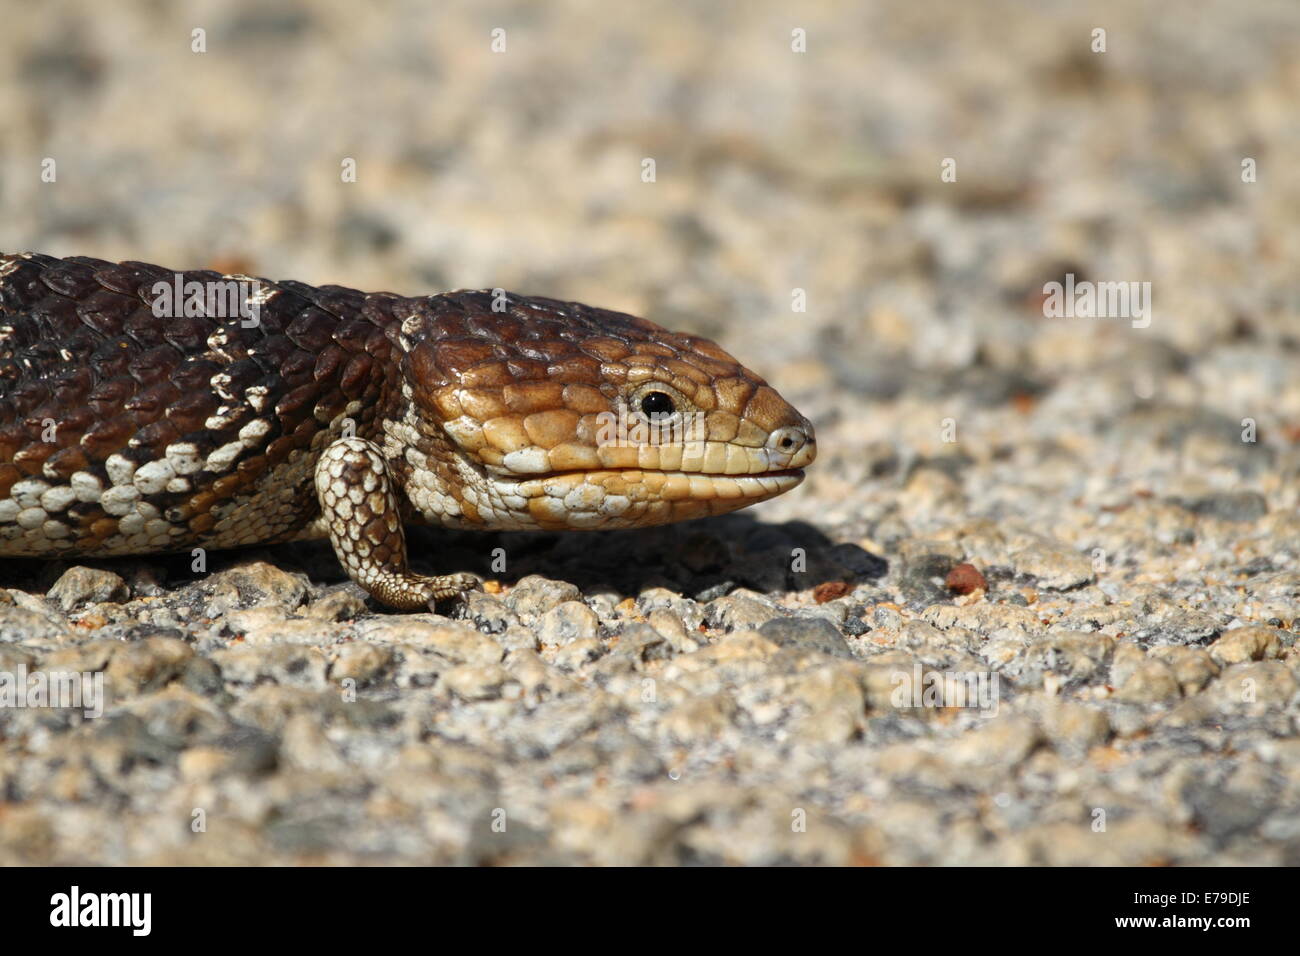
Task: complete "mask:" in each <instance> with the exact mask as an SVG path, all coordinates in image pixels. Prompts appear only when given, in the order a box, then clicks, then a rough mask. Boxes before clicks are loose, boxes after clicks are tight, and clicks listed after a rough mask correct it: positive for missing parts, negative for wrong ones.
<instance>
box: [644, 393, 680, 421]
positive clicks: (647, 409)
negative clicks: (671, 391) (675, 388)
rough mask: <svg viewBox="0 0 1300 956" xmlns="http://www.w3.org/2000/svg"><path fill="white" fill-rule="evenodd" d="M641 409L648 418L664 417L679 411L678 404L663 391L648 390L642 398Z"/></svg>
mask: <svg viewBox="0 0 1300 956" xmlns="http://www.w3.org/2000/svg"><path fill="white" fill-rule="evenodd" d="M641 411H642V413H644V414H645V416H646V418H663V417H665V416H667V415H671V414H672V413H673V412H675V411H677V406H675V405H674V404H673V400H672V399H671V398H669V397H668V396H667V395H666V394H664V393H663V392H647V393H646V394H645V395H644V396H643V397H642V398H641Z"/></svg>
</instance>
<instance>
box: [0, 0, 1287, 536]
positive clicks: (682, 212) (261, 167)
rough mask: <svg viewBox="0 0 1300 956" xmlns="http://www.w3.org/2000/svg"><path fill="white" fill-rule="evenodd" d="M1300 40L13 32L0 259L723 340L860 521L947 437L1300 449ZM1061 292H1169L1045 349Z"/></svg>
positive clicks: (930, 19) (770, 14)
mask: <svg viewBox="0 0 1300 956" xmlns="http://www.w3.org/2000/svg"><path fill="white" fill-rule="evenodd" d="M1098 28H1100V29H1103V30H1105V43H1106V48H1105V52H1104V53H1096V52H1093V50H1092V47H1093V45H1094V38H1093V31H1094V30H1095V29H1098ZM195 30H202V31H203V36H202V38H201V42H202V44H204V45H205V48H206V52H193V50H192V47H193V46H194V45H195V44H196V43H198V42H200V41H199V40H196V39H195V37H194V35H193V31H195ZM494 30H500V31H504V33H503V34H494V32H493V31H494ZM796 30H802V31H804V38H805V39H804V43H805V47H806V52H803V53H796V52H794V51H793V50H792V43H794V42H795V37H794V31H796ZM494 37H495V43H496V44H497V46H498V47H500V45H501V44H504V50H502V51H500V52H495V51H494V49H493V44H494ZM1298 37H1300V8H1298V7H1297V6H1296V4H1294V3H1292V2H1288V0H1276V2H1274V0H1252V2H1250V3H1238V2H1232V0H1224V2H1209V0H1195V2H1188V3H1183V4H1179V5H1178V8H1177V14H1176V15H1171V11H1170V8H1169V7H1168V6H1167V5H1165V4H1159V3H1133V2H1115V3H1091V4H1082V5H1081V4H1078V3H1072V2H1033V3H1030V2H1012V0H993V2H984V3H978V4H951V3H930V2H915V0H907V2H886V3H870V4H866V3H862V4H854V3H806V4H799V5H787V4H780V3H761V2H759V3H743V4H739V3H736V4H717V3H705V2H700V3H680V2H678V3H656V2H647V3H637V4H628V5H615V4H603V3H596V2H590V3H587V2H560V3H548V4H546V5H544V6H541V5H535V4H530V3H474V4H436V5H434V4H426V3H419V2H406V3H403V2H383V3H376V4H372V5H367V6H366V7H365V8H359V7H357V5H355V4H351V3H343V2H336V3H334V2H319V3H305V2H304V3H292V2H290V3H279V4H274V5H267V4H263V3H257V2H233V3H231V2H185V3H178V4H164V3H129V4H121V5H118V6H116V7H115V8H114V9H113V10H112V12H111V13H109V12H107V11H105V10H104V9H103V7H102V6H100V5H98V4H94V3H89V2H87V3H59V2H56V3H49V4H43V5H41V6H40V7H21V8H15V9H12V10H11V11H10V12H9V13H8V14H7V17H6V23H5V30H4V34H3V36H2V37H0V175H2V177H3V178H2V179H0V203H2V208H3V215H2V216H0V249H4V250H6V251H18V250H36V251H42V252H46V253H51V254H58V255H73V254H81V255H92V256H98V257H103V258H107V259H114V260H120V259H143V260H147V261H155V262H158V263H160V264H163V265H165V266H168V267H176V268H194V267H203V266H216V267H218V268H223V269H227V270H231V271H248V272H251V273H255V274H260V275H265V276H267V277H270V278H296V279H301V280H303V281H308V282H313V283H324V282H335V283H340V284H344V285H352V286H356V287H360V288H364V289H368V290H370V289H381V288H382V289H388V290H392V291H397V292H402V293H408V294H416V293H423V292H434V291H441V290H446V289H453V288H476V287H495V286H501V287H505V288H508V289H511V290H514V291H519V292H522V293H530V294H542V295H551V296H558V297H564V298H574V299H579V300H583V301H588V302H590V303H592V304H596V305H600V306H605V307H608V308H615V309H623V310H627V311H631V312H634V313H638V314H642V315H646V316H647V317H649V318H652V319H654V320H656V321H658V322H660V323H662V324H665V325H668V326H672V327H679V328H684V329H688V330H691V331H696V332H701V333H703V334H706V335H710V336H713V337H715V338H717V339H719V340H720V341H721V342H722V343H723V344H724V346H726V347H729V348H730V349H731V350H733V351H734V352H736V353H738V354H739V355H740V356H741V357H742V359H743V360H744V361H746V362H747V364H749V365H751V366H753V367H755V368H756V369H758V370H760V371H761V372H762V373H763V374H765V375H767V376H768V377H769V378H770V379H772V380H773V381H774V382H775V383H776V384H777V385H778V387H780V388H782V389H783V390H784V391H785V392H786V393H787V395H788V396H789V397H791V398H792V399H793V400H794V401H795V403H796V404H797V405H798V406H799V407H800V408H801V409H802V410H804V411H805V412H806V413H807V414H809V415H810V416H811V417H813V419H814V420H815V421H816V422H817V424H818V425H819V427H820V428H821V429H822V438H823V440H822V447H823V448H824V449H826V450H827V453H828V454H835V451H834V450H835V449H839V450H840V452H844V453H845V455H844V460H843V461H842V462H841V467H840V468H838V469H830V468H822V469H818V472H815V473H814V477H815V480H816V481H817V482H819V483H829V484H828V485H823V490H824V491H825V492H826V493H827V494H826V497H827V500H828V501H829V502H834V504H832V505H831V509H832V514H831V515H830V517H831V518H832V519H835V520H839V519H843V518H847V517H849V516H851V515H853V514H860V513H861V509H862V507H863V505H864V501H863V499H862V497H861V495H862V491H863V488H864V480H863V479H864V477H865V476H866V473H864V472H863V471H862V469H863V468H867V469H868V470H869V469H871V468H873V467H874V468H877V470H878V466H879V463H878V462H876V463H875V464H873V462H875V460H876V459H877V458H879V457H880V456H881V455H885V456H886V457H888V453H887V450H886V448H885V446H891V447H895V448H896V447H897V446H902V447H904V448H905V449H909V450H915V451H917V452H918V453H926V452H935V451H942V442H941V439H940V432H939V425H938V421H939V420H941V419H942V418H944V417H949V416H951V417H954V418H955V419H957V420H959V421H961V422H962V424H963V426H965V427H966V429H967V430H966V431H965V432H964V433H963V434H962V435H961V436H960V437H961V438H962V439H963V440H965V439H967V438H970V437H973V436H972V432H971V431H969V429H971V428H974V429H977V430H979V432H980V433H981V434H982V435H983V436H984V437H985V438H987V439H989V440H990V441H991V440H992V438H993V436H994V435H996V434H1001V435H1003V436H1004V437H1005V436H1006V435H1007V432H1008V429H1015V430H1027V431H1028V432H1029V433H1032V434H1037V435H1040V436H1041V435H1051V436H1055V437H1059V436H1061V435H1063V434H1066V433H1068V432H1069V431H1071V430H1073V429H1075V428H1076V427H1078V426H1079V424H1080V422H1081V420H1086V419H1087V418H1088V417H1090V416H1091V417H1092V418H1093V419H1094V420H1095V421H1098V422H1113V421H1114V417H1115V416H1116V415H1119V416H1123V415H1125V414H1127V413H1129V412H1131V411H1133V409H1134V408H1136V407H1138V406H1143V407H1150V406H1152V405H1155V406H1165V405H1172V406H1180V407H1184V408H1185V407H1188V406H1195V407H1197V408H1201V409H1203V410H1205V411H1207V412H1214V413H1221V414H1222V416H1223V418H1224V421H1233V422H1235V421H1237V420H1238V419H1240V418H1241V417H1243V416H1245V415H1250V416H1252V417H1254V418H1256V419H1257V420H1258V421H1259V423H1260V430H1261V433H1262V435H1263V436H1264V437H1265V438H1266V439H1278V438H1279V437H1282V436H1281V433H1280V432H1279V429H1282V430H1284V431H1285V430H1287V429H1289V431H1285V434H1286V435H1288V436H1290V437H1289V438H1288V439H1287V440H1288V441H1293V440H1294V439H1296V438H1300V374H1297V373H1298V372H1300V368H1298V367H1297V361H1298V360H1300V354H1298V353H1297V351H1296V347H1297V341H1298V340H1300V325H1297V322H1296V318H1295V316H1296V313H1297V307H1298V306H1300V273H1298V272H1297V270H1296V268H1295V266H1296V263H1297V262H1298V261H1300V231H1297V230H1296V229H1295V228H1294V223H1295V222H1296V218H1297V213H1298V212H1300V175H1298V174H1297V172H1296V168H1295V163H1294V161H1293V158H1294V157H1295V156H1296V155H1297V150H1298V149H1300V121H1298V118H1300V112H1298V111H1297V109H1296V105H1295V104H1296V103H1297V102H1298V101H1300V41H1298ZM46 158H52V159H54V160H55V162H56V164H57V165H56V173H57V181H56V182H54V183H47V182H43V181H42V179H41V169H42V167H41V164H42V161H43V160H45V159H46ZM645 158H651V159H653V160H654V161H655V164H656V170H655V172H656V181H655V182H653V183H647V182H643V181H642V175H641V174H642V161H643V159H645ZM1244 158H1251V159H1253V160H1254V161H1255V162H1256V164H1257V181H1256V182H1254V183H1243V182H1242V175H1241V174H1242V168H1241V164H1242V161H1243V159H1244ZM349 159H350V160H354V161H355V168H356V181H355V182H346V183H345V182H343V181H342V177H341V172H342V164H343V163H344V161H345V160H349ZM945 159H952V160H954V161H955V171H956V181H955V182H943V181H941V177H940V173H941V163H942V162H943V161H944V160H945ZM1066 272H1072V273H1073V274H1074V275H1075V276H1076V278H1078V279H1084V278H1091V279H1094V280H1100V281H1105V280H1121V281H1129V280H1132V281H1149V282H1151V283H1152V288H1153V299H1154V321H1153V322H1152V325H1151V327H1150V328H1149V329H1146V330H1134V329H1132V328H1131V327H1130V326H1129V324H1128V323H1125V322H1123V321H1116V320H1097V321H1088V320H1074V319H1044V317H1043V314H1042V309H1041V290H1042V286H1043V283H1045V282H1047V281H1050V280H1052V279H1060V278H1061V277H1062V276H1063V274H1064V273H1066ZM794 290H803V292H804V294H805V296H806V311H804V312H796V311H793V310H792V297H793V296H794V295H796V293H795V292H794ZM1043 402H1046V403H1047V408H1046V409H1045V410H1044V409H1043V408H1042V407H1041V406H1042V403H1043ZM882 403H883V404H882ZM891 403H892V404H893V407H892V409H890V410H889V412H888V414H880V415H875V414H870V415H868V414H862V412H863V411H864V410H866V411H870V410H872V409H877V408H882V407H887V406H889V405H890V404H891ZM999 409H1001V410H1003V411H1006V412H1008V413H1009V415H1010V418H1009V419H1004V418H1003V417H1002V416H1001V415H1000V414H996V412H997V410H999ZM1079 413H1082V414H1079ZM1265 426H1267V427H1265ZM828 439H833V440H828ZM880 443H884V445H881V444H880ZM1117 447H1118V446H1117ZM990 504H991V503H990ZM794 505H795V499H794V498H790V499H788V500H787V499H783V500H782V501H780V502H775V503H773V504H771V505H768V506H767V507H768V508H769V509H775V512H774V513H781V514H784V513H786V509H788V508H790V507H794Z"/></svg>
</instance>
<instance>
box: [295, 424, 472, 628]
mask: <svg viewBox="0 0 1300 956" xmlns="http://www.w3.org/2000/svg"><path fill="white" fill-rule="evenodd" d="M316 496H317V498H318V499H319V500H320V510H321V518H322V523H323V525H324V527H325V530H326V532H327V533H328V534H329V539H330V544H332V545H333V546H334V553H335V554H336V555H337V556H338V559H339V563H340V564H342V565H343V567H344V569H346V570H347V572H348V577H350V578H351V579H352V580H353V581H355V582H356V583H357V584H359V585H361V587H362V588H364V589H365V590H366V591H367V592H369V593H370V594H372V595H374V597H375V598H376V599H377V600H379V601H381V602H383V603H384V604H387V605H389V606H390V607H394V608H397V609H398V610H402V611H413V610H418V609H420V608H424V607H429V608H430V609H432V607H433V602H434V601H437V600H440V599H442V598H449V597H454V596H456V595H458V594H461V593H462V592H464V591H468V590H471V589H473V588H475V587H478V579H477V578H475V577H474V576H473V575H470V574H444V575H439V576H437V577H429V576H426V575H422V574H413V573H412V572H411V571H410V570H409V569H408V568H407V563H406V533H405V530H404V529H403V527H402V511H401V506H400V503H399V502H398V500H397V492H396V490H395V488H394V483H393V480H392V475H391V474H390V473H389V470H388V462H387V460H386V459H385V458H384V455H383V453H382V452H381V451H380V450H379V448H378V446H377V445H375V444H374V443H373V442H369V441H366V440H365V439H363V438H340V439H339V440H338V441H335V442H334V443H332V444H331V445H330V446H329V447H328V448H326V449H325V451H324V452H322V453H321V456H320V460H319V461H318V462H317V463H316Z"/></svg>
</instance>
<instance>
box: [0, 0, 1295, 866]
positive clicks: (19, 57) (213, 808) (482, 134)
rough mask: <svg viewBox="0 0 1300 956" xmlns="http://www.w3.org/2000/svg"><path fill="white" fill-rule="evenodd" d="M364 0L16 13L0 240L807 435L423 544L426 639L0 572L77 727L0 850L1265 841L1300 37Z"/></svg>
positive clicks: (398, 622) (1290, 836) (1287, 841)
mask: <svg viewBox="0 0 1300 956" xmlns="http://www.w3.org/2000/svg"><path fill="white" fill-rule="evenodd" d="M366 9H367V11H368V12H366V13H361V12H359V11H360V10H361V8H359V7H357V5H355V4H351V3H342V2H338V3H315V4H302V5H300V6H296V5H289V6H285V7H282V8H278V9H277V10H276V12H270V11H268V10H266V9H264V8H263V7H262V5H260V4H258V3H255V2H251V0H250V2H242V0H241V2H236V3H215V2H212V3H189V4H178V5H158V4H152V3H141V4H136V5H127V4H121V5H114V8H113V11H112V14H111V15H109V14H108V12H107V11H106V9H105V8H104V7H103V6H102V5H93V4H86V5H78V4H62V3H53V4H45V5H42V6H40V7H39V11H38V8H35V7H33V8H30V9H27V8H25V9H24V10H22V11H21V12H20V13H18V14H15V15H11V16H9V17H8V18H7V20H6V24H5V31H4V33H3V35H2V36H0V190H2V192H0V199H2V201H3V207H2V208H3V214H2V215H0V248H3V249H6V250H9V251H16V250H20V249H34V250H39V251H44V252H49V253H54V254H61V255H70V254H86V255H96V256H101V257H104V258H111V259H131V258H135V259H145V260H153V261H158V262H161V263H162V264H164V265H168V266H173V267H197V266H203V265H212V264H216V265H218V266H223V267H225V268H228V269H232V270H233V269H239V270H247V271H253V272H256V273H260V274H264V275H268V276H271V277H285V278H288V277H292V278H299V279H303V280H306V281H312V282H329V281H332V282H339V283H343V284H348V285H354V286H358V287H362V288H390V289H393V290H394V291H399V292H404V293H412V294H413V293H417V292H427V291H436V290H440V289H444V288H455V287H484V286H486V287H493V286H503V287H506V288H510V289H512V290H516V291H519V292H524V293H531V294H545V295H554V296H559V297H564V298H575V299H580V300H585V301H589V302H591V303H592V304H597V305H602V306H605V307H610V308H619V309H625V310H628V311H632V312H637V313H640V314H643V315H646V316H647V317H649V318H652V319H655V320H656V321H659V322H660V323H662V324H665V325H670V326H676V327H682V328H687V329H690V330H693V331H698V332H701V333H703V334H707V335H710V336H713V337H715V338H717V339H718V340H719V341H720V342H721V343H722V344H723V345H724V346H726V347H728V348H729V349H731V350H732V351H734V352H735V353H737V354H738V355H740V356H741V357H742V358H743V359H744V360H745V361H746V363H747V364H749V365H750V366H751V367H754V368H756V369H757V370H759V371H760V372H762V373H763V374H764V375H765V376H766V377H768V378H769V380H770V381H772V382H773V384H775V385H776V386H777V387H778V388H779V389H780V390H781V391H782V392H783V393H784V394H785V395H786V397H787V398H789V399H790V400H791V401H792V402H793V403H794V404H795V405H796V406H797V407H799V408H800V410H801V411H803V412H804V413H805V414H807V415H808V416H809V417H810V418H812V419H813V421H814V422H815V423H816V425H817V428H818V438H819V447H820V449H821V454H822V457H821V458H820V460H819V461H818V462H817V463H816V464H815V465H814V466H813V468H812V470H811V471H810V474H809V479H808V481H807V482H806V483H805V484H804V486H803V487H801V488H800V489H798V490H796V491H795V492H792V493H791V494H789V495H786V496H784V497H783V498H781V499H778V500H776V501H773V502H770V503H768V504H765V505H763V506H761V507H759V508H756V509H753V510H752V511H750V512H745V513H742V514H739V515H734V516H729V517H727V518H724V519H717V520H711V521H706V522H699V523H695V524H690V525H684V526H677V527H671V528H665V529H657V530H652V531H646V532H624V533H617V534H608V535H593V536H581V535H569V536H547V535H516V536H507V535H479V536H475V535H466V534H447V533H442V532H438V531H436V530H421V531H417V532H415V533H414V534H413V545H414V550H415V553H416V554H417V555H418V563H422V564H423V566H424V568H425V569H427V570H435V569H436V570H469V571H475V572H478V573H480V574H483V575H484V576H485V577H486V578H488V584H487V587H486V589H485V591H484V592H483V593H481V594H475V595H473V596H472V597H471V598H470V599H469V600H468V601H467V602H466V603H464V604H460V605H452V606H449V607H448V608H446V610H445V613H444V614H439V615H435V614H395V613H387V612H385V611H383V610H382V609H380V608H378V607H376V606H374V605H373V604H372V603H369V602H368V601H367V599H366V598H365V596H364V594H362V592H360V591H359V590H358V589H356V588H355V587H354V586H352V585H350V584H349V583H347V582H346V580H345V579H344V578H343V577H342V575H341V573H340V570H339V568H338V566H337V564H336V563H335V561H334V559H333V556H332V554H331V553H330V552H329V550H328V548H327V547H325V546H323V545H313V546H304V547H283V548H277V549H270V550H263V551H251V552H239V553H225V554H216V555H212V556H211V559H210V563H209V567H208V569H207V572H206V573H196V572H195V570H194V569H193V568H192V567H191V565H190V563H189V558H188V557H185V558H158V559H140V560H123V561H117V562H105V563H102V564H100V563H97V564H94V565H93V566H89V567H82V566H74V565H71V564H49V565H39V564H32V563H27V562H7V563H5V564H3V565H0V575H2V577H0V581H3V583H4V584H5V585H7V589H5V590H0V672H4V673H21V672H22V670H23V669H27V670H28V671H29V672H31V671H42V672H47V673H48V672H89V673H95V674H102V675H103V685H104V687H105V690H106V693H107V697H108V701H107V704H106V706H105V707H104V709H103V713H102V714H101V715H99V716H90V717H87V716H86V715H85V714H84V713H83V712H82V711H80V710H72V709H53V708H31V707H27V708H19V707H0V863H42V864H43V863H75V864H82V863H91V864H122V863H166V864H219V863H257V864H263V863H265V864H272V863H329V864H350V863H361V862H380V863H399V862H400V863H467V864H468V863H519V864H541V863H561V864H568V863H580V864H585V863H598V864H685V863H705V864H714V863H728V864H774V863H800V864H871V863H879V864H938V863H956V864H1255V865H1258V864H1271V865H1277V864H1289V865H1297V864H1300V740H1298V739H1297V727H1298V724H1300V646H1297V643H1296V637H1297V633H1298V630H1297V629H1300V614H1298V613H1297V606H1298V604H1300V567H1298V565H1297V561H1298V559H1300V515H1298V513H1297V488H1298V487H1300V485H1298V483H1297V472H1300V321H1298V320H1297V312H1300V274H1298V273H1297V272H1296V269H1295V263H1296V262H1297V261H1300V232H1298V231H1297V230H1296V228H1295V222H1296V219H1297V215H1298V214H1300V178H1298V177H1296V176H1295V175H1294V167H1295V163H1294V157H1295V156H1296V155H1297V152H1298V150H1300V119H1298V117H1297V112H1296V108H1295V104H1296V102H1297V101H1300V55H1297V54H1298V53H1300V7H1297V6H1296V5H1295V4H1294V3H1293V2H1289V0H1278V2H1269V0H1252V2H1251V3H1247V4H1243V3H1238V2H1227V0H1225V2H1197V3H1190V4H1183V5H1180V7H1179V12H1178V15H1177V16H1170V15H1169V10H1168V8H1167V5H1162V4H1154V3H1152V4H1145V3H1119V2H1116V3H1113V4H1094V5H1093V6H1092V7H1091V8H1085V7H1083V6H1081V5H1079V4H1075V3H1064V2H1060V3H1056V2H1046V3H1035V4H1029V3H1015V2H1009V0H1005V2H999V0H994V2H989V3H982V4H978V5H977V4H948V3H944V4H931V3H927V2H914V0H909V2H905V3H904V2H900V3H871V4H861V5H857V6H854V5H847V4H829V3H814V4H809V5H804V6H801V8H800V9H799V11H798V13H797V14H792V13H791V12H790V11H789V10H787V9H786V8H785V7H783V6H781V5H778V4H768V3H744V4H735V5H724V4H705V3H699V4H656V3H641V4H636V5H635V7H631V8H629V9H625V10H617V11H615V10H609V9H606V8H605V7H603V6H597V5H588V4H582V3H558V4H548V5H546V7H545V8H544V9H543V8H538V7H535V6H533V5H531V4H527V3H522V2H521V3H517V4H509V3H503V4H487V5H474V6H472V7H468V6H467V7H464V8H459V9H458V8H454V7H452V8H445V9H444V8H442V7H440V9H443V12H442V13H441V14H440V15H436V16H435V15H434V14H432V13H430V12H429V10H428V9H426V5H424V4H417V3H414V2H411V3H401V2H395V3H392V4H385V5H380V6H379V7H378V8H377V12H371V10H370V8H366ZM196 27H202V28H204V30H205V31H206V33H205V34H204V40H205V42H206V47H207V52H205V53H195V52H191V43H192V34H191V31H192V30H194V29H195V28H196ZM498 27H499V28H503V29H504V30H505V34H504V39H505V44H506V48H505V51H504V52H501V53H494V52H492V50H491V47H490V44H491V42H492V34H491V31H492V30H493V29H494V28H498ZM796 28H802V29H803V30H806V37H807V52H804V53H795V52H793V51H792V50H791V42H792V37H791V31H792V30H794V29H796ZM1095 28H1102V29H1104V30H1105V31H1106V36H1105V38H1106V51H1105V52H1093V51H1092V45H1093V43H1094V42H1095V41H1094V39H1093V32H1092V31H1093V30H1094V29H1095ZM46 157H50V158H53V159H54V160H55V161H56V163H57V180H56V182H54V183H47V182H42V180H41V178H40V175H39V172H40V164H41V161H42V160H43V159H45V158H46ZM647 157H649V158H653V159H654V160H655V163H656V177H655V181H654V182H653V183H647V182H643V181H642V161H643V159H645V158H647ZM349 158H351V159H354V160H355V161H356V166H357V181H356V182H354V183H342V182H340V168H341V165H340V164H341V163H343V162H344V161H345V160H346V159H349ZM946 159H952V160H954V161H955V170H956V180H955V181H944V178H943V177H942V176H941V173H942V172H943V165H942V164H943V163H944V161H945V160H946ZM1248 159H1249V160H1253V165H1254V169H1255V176H1254V181H1243V161H1244V160H1248ZM1247 165H1250V164H1247ZM948 178H949V179H951V177H948ZM1250 178H1251V177H1250V176H1246V179H1250ZM1067 274H1070V275H1073V276H1074V277H1075V278H1076V279H1077V280H1079V281H1083V280H1091V281H1125V282H1127V281H1137V282H1149V283H1150V284H1151V286H1150V288H1151V290H1152V292H1151V312H1150V315H1149V318H1150V322H1149V324H1145V325H1144V324H1143V322H1140V321H1130V319H1129V318H1123V317H1116V318H1097V319H1088V318H1052V317H1048V316H1047V315H1046V314H1045V309H1044V284H1045V283H1047V282H1051V281H1054V280H1059V281H1062V282H1063V281H1065V276H1066V275H1067ZM796 290H802V291H803V293H804V295H806V310H805V311H795V310H794V308H793V307H792V303H794V302H795V301H796V300H797V298H798V292H796ZM497 548H500V549H504V550H503V553H504V555H505V556H506V559H507V564H506V570H505V571H494V570H493V567H492V564H491V562H492V558H493V549H497ZM926 691H929V693H926ZM962 691H970V692H971V694H970V695H969V696H968V697H967V699H962V696H961V693H960V692H962ZM913 692H914V693H913ZM981 692H982V694H981Z"/></svg>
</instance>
